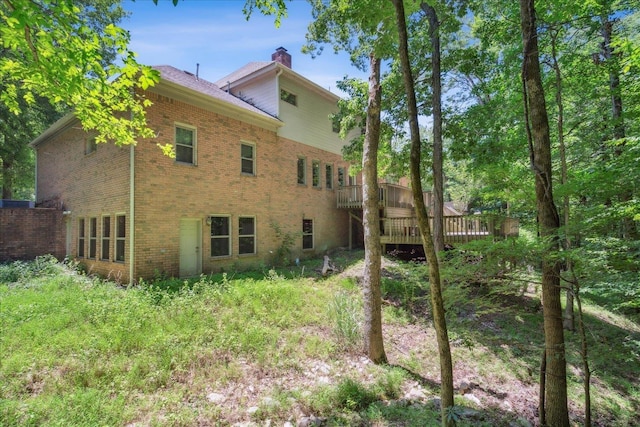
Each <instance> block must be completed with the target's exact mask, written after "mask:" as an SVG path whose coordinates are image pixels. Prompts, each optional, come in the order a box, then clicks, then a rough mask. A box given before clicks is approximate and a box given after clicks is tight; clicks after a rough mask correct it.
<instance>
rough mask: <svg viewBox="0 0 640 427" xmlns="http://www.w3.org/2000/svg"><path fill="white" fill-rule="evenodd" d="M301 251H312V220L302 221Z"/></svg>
mask: <svg viewBox="0 0 640 427" xmlns="http://www.w3.org/2000/svg"><path fill="white" fill-rule="evenodd" d="M302 249H313V220H312V219H303V220H302Z"/></svg>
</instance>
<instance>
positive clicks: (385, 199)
mask: <svg viewBox="0 0 640 427" xmlns="http://www.w3.org/2000/svg"><path fill="white" fill-rule="evenodd" d="M379 192H380V194H379V197H380V207H386V208H407V209H413V194H412V193H411V189H410V188H407V187H402V186H400V185H394V184H380V188H379ZM423 195H424V202H425V204H426V205H427V206H430V204H431V193H430V192H424V193H423ZM338 209H362V186H361V185H349V186H346V187H340V188H338Z"/></svg>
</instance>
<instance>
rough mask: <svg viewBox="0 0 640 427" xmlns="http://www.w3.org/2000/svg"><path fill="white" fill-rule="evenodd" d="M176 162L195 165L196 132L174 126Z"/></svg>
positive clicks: (182, 126)
mask: <svg viewBox="0 0 640 427" xmlns="http://www.w3.org/2000/svg"><path fill="white" fill-rule="evenodd" d="M175 143H176V144H175V153H176V162H180V163H190V164H192V165H195V164H196V130H195V128H189V127H187V126H184V125H176V135H175Z"/></svg>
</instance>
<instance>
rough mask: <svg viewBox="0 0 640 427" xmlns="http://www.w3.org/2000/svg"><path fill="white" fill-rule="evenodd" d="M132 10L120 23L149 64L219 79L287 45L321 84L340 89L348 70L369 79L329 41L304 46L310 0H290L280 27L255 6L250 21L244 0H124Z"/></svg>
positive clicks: (296, 65) (297, 64) (299, 66)
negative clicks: (316, 52) (315, 48)
mask: <svg viewBox="0 0 640 427" xmlns="http://www.w3.org/2000/svg"><path fill="white" fill-rule="evenodd" d="M123 6H124V8H125V9H126V10H128V11H129V12H131V16H130V17H129V18H126V19H124V20H123V21H122V22H121V23H120V25H121V26H122V27H123V28H125V29H127V30H129V32H130V34H131V43H130V48H131V49H132V50H133V51H134V52H136V53H137V54H138V61H139V62H140V63H143V64H146V65H172V66H174V67H176V68H179V69H182V70H187V71H190V72H193V73H195V71H196V64H197V63H199V64H200V77H202V78H204V79H206V80H209V81H216V80H218V79H220V78H222V77H224V76H225V75H227V74H229V73H231V72H232V71H234V70H236V69H238V68H240V67H242V66H243V65H245V64H246V63H248V62H251V61H270V60H271V54H272V53H273V52H274V51H275V49H276V48H277V47H279V46H283V47H284V48H286V49H287V51H288V52H289V53H290V54H291V56H292V68H293V69H294V70H295V71H296V72H298V73H300V74H302V75H303V76H305V77H306V78H308V79H310V80H312V81H313V82H315V83H317V84H319V85H320V86H322V87H324V88H327V89H330V90H331V91H333V92H335V93H339V92H338V91H337V89H336V81H338V80H341V79H342V77H344V76H345V75H347V74H348V75H349V76H357V77H361V78H363V79H366V73H363V72H361V71H359V70H357V69H356V68H355V67H353V66H352V65H351V64H350V61H349V58H348V56H347V55H346V54H344V53H342V54H339V55H336V54H334V53H333V48H332V47H331V46H326V47H325V50H324V52H323V53H322V55H320V56H317V57H316V58H315V59H314V58H312V57H311V55H306V54H303V53H302V52H301V51H300V49H301V47H302V45H303V44H304V42H305V34H306V30H307V26H308V24H309V22H310V21H311V8H310V6H309V5H308V3H307V2H306V1H304V0H293V1H290V2H287V7H288V17H287V18H285V19H283V21H282V23H281V25H280V28H275V25H274V18H273V17H265V16H262V15H261V14H260V13H259V12H254V13H253V15H252V16H251V19H250V20H249V21H247V20H246V18H245V16H244V15H243V13H242V8H243V6H244V0H235V1H223V0H180V2H179V3H178V5H177V6H173V3H172V1H171V0H159V1H158V4H157V5H155V4H154V3H153V1H152V0H136V1H135V2H133V1H131V0H124V1H123Z"/></svg>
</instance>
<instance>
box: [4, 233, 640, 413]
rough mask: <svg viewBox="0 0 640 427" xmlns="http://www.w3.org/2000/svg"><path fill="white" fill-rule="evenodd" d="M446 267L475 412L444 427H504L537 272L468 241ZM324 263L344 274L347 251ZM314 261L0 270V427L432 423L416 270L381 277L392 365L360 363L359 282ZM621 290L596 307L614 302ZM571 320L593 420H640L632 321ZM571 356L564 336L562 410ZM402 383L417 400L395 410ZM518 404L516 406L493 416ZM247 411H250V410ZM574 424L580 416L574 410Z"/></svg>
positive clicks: (572, 348) (600, 314)
mask: <svg viewBox="0 0 640 427" xmlns="http://www.w3.org/2000/svg"><path fill="white" fill-rule="evenodd" d="M509 248H510V249H509ZM503 250H504V251H505V254H506V255H509V254H513V251H514V249H513V247H509V246H508V245H506V244H505V247H504V248H503ZM455 257H456V259H455V260H454V259H450V260H449V261H450V262H451V265H452V266H454V267H453V268H454V269H455V270H456V271H454V272H447V273H446V274H447V276H446V278H447V280H448V283H447V289H446V291H445V292H446V298H447V303H448V307H449V309H448V319H449V325H450V336H451V340H452V351H453V356H454V359H455V360H456V371H455V372H454V378H455V385H456V386H458V385H459V383H460V381H467V382H472V383H474V382H475V385H474V387H473V389H472V392H471V393H472V394H474V395H475V396H476V397H477V398H478V399H479V400H480V401H481V404H478V405H475V404H474V405H473V406H475V407H476V408H477V410H476V412H478V410H481V413H480V415H479V416H476V418H473V419H470V418H469V416H468V414H469V411H470V410H469V409H468V406H469V402H468V401H467V400H465V399H466V398H464V397H463V396H458V397H457V398H456V399H457V400H456V404H457V405H460V406H459V407H457V408H456V409H455V410H454V411H453V412H452V413H451V416H452V417H456V419H459V425H508V424H509V423H512V422H515V421H516V420H517V417H519V416H523V417H525V418H526V414H527V411H528V410H529V409H530V408H529V407H528V406H526V405H527V404H528V403H527V402H529V401H531V402H533V403H531V405H533V406H535V401H536V399H535V392H536V391H535V390H536V381H537V378H536V371H537V369H538V366H537V364H538V356H539V351H540V349H541V348H542V333H541V321H542V320H541V314H540V311H539V306H540V301H539V298H538V296H537V293H536V287H535V281H536V276H535V268H533V269H531V270H530V269H529V268H527V265H524V264H522V263H519V262H518V263H515V264H514V265H513V266H512V265H511V264H510V261H507V262H508V263H507V264H505V261H504V259H505V258H503V256H502V254H501V253H499V252H492V253H491V255H490V256H486V255H484V248H481V247H478V246H476V247H472V248H460V251H459V252H458V253H456V254H455ZM458 257H459V259H458ZM604 259H610V258H609V257H605V256H604V254H603V260H604ZM332 260H333V261H334V262H336V263H337V264H338V265H340V266H341V267H342V269H344V268H345V266H347V265H348V264H349V263H350V262H352V260H353V254H348V255H344V254H340V253H339V254H336V255H335V256H333V257H332ZM449 261H448V262H449ZM603 262H604V261H603ZM607 262H609V261H607ZM320 263H321V261H318V260H310V261H309V263H303V264H302V265H301V266H296V267H295V269H294V268H293V267H290V268H282V269H271V270H268V269H264V270H263V271H259V272H242V273H240V272H227V273H220V274H215V275H204V276H200V277H197V278H193V279H189V280H186V281H185V280H179V279H167V278H165V279H163V280H155V281H149V282H141V283H140V285H139V286H136V287H129V288H126V289H125V288H122V287H120V286H117V285H115V284H113V283H109V282H105V281H102V280H100V279H98V278H92V277H87V276H83V275H81V274H79V273H78V272H77V271H76V269H75V268H74V266H73V265H69V264H66V265H65V264H59V263H55V262H53V260H47V259H42V260H38V261H37V262H36V263H33V265H32V264H30V263H18V264H15V265H13V264H11V265H8V266H6V265H5V266H2V269H0V271H2V276H0V277H1V278H2V282H0V301H1V304H0V321H1V322H2V335H1V336H0V351H1V352H2V355H1V356H2V363H1V365H0V399H1V400H0V424H2V425H7V426H13V425H16V426H17V425H96V424H98V425H100V424H108V425H126V424H145V425H197V424H207V423H209V424H211V423H214V422H219V423H221V424H233V423H235V422H241V421H247V420H253V421H256V422H260V423H266V422H267V420H271V421H272V422H273V421H275V422H276V423H279V422H284V421H286V420H289V419H290V418H291V417H298V416H299V414H300V413H304V414H314V415H317V416H318V417H321V418H322V419H324V420H325V421H326V423H327V424H329V425H377V426H386V425H438V424H439V420H438V416H439V410H438V408H437V405H435V404H432V403H431V399H433V398H434V397H435V395H436V394H437V378H438V374H437V372H438V364H437V350H436V345H435V338H434V337H433V334H432V333H431V332H430V327H429V324H430V320H429V319H430V310H429V299H428V282H427V280H426V278H427V277H428V274H427V270H426V267H425V266H424V265H420V264H415V263H407V264H404V263H398V264H396V265H393V266H389V267H386V268H385V271H384V272H383V295H384V303H383V309H384V330H385V337H386V338H387V340H386V342H385V346H386V349H387V353H388V355H389V357H390V359H391V360H392V361H393V363H394V365H396V366H401V367H402V368H399V367H392V366H384V367H377V366H375V367H374V366H372V365H371V364H367V363H366V360H365V361H363V360H362V357H361V356H359V355H358V352H357V349H358V345H359V342H360V340H361V335H360V324H361V319H362V318H361V315H362V313H361V311H362V308H361V291H360V288H359V286H358V281H357V280H354V279H350V278H349V279H347V278H344V277H342V276H338V275H336V276H334V277H330V278H316V277H313V275H314V274H315V273H314V270H315V269H316V267H317V266H318V265H319V264H320ZM456 263H457V264H456ZM456 266H457V267H456ZM496 271H497V272H498V273H500V274H498V273H496ZM584 271H587V270H584ZM302 272H306V273H308V274H302ZM465 273H466V274H465ZM593 277H594V280H592V281H591V282H590V284H591V285H593V283H595V275H593ZM523 283H526V284H527V286H523ZM629 283H631V282H629ZM621 295H622V293H616V294H614V295H612V294H606V295H599V297H600V298H603V301H604V302H603V304H604V305H607V306H609V307H612V308H614V307H618V306H619V305H620V304H621V302H623V301H621V300H620V299H619V298H621ZM593 300H595V297H594V298H593ZM585 313H586V320H585V321H586V324H587V328H588V336H589V339H590V345H591V349H590V350H591V351H590V354H591V357H592V364H591V366H592V368H593V369H594V376H593V378H594V389H595V392H594V407H595V412H596V413H595V414H594V415H595V416H594V418H595V419H596V420H598V422H601V423H604V424H607V425H612V426H623V425H633V424H634V423H636V422H640V419H638V416H637V413H638V408H639V407H640V394H639V393H638V392H637V390H639V389H640V383H638V378H640V326H638V324H637V323H635V322H633V321H632V320H630V318H629V317H625V316H626V314H625V312H624V311H623V310H620V309H615V310H614V311H607V310H603V309H602V308H601V307H599V306H596V305H594V304H587V305H586V310H585ZM577 344H578V343H577V338H575V337H573V335H571V334H568V335H567V348H568V352H567V354H568V357H567V360H568V363H569V372H570V376H569V387H570V396H571V400H572V402H573V403H572V405H574V407H575V408H579V406H580V401H581V385H580V379H581V372H580V364H579V355H578V354H577V351H576V349H577V348H578V345H577ZM412 389H419V390H422V391H421V393H424V394H423V395H422V396H423V397H421V398H418V399H413V400H411V399H412V398H408V397H407V393H409V395H410V392H411V390H412ZM212 393H214V394H221V395H222V396H223V399H224V400H223V402H222V403H216V401H214V400H213V398H210V397H209V396H210V395H211V394H212ZM518 399H519V400H520V401H522V402H524V403H521V405H523V406H522V407H515V408H512V410H509V411H506V410H504V409H503V406H501V405H506V404H505V403H504V402H505V401H507V402H514V403H513V404H514V405H515V404H516V402H517V401H518ZM253 405H255V407H257V408H258V410H257V411H256V412H254V413H253V415H248V414H247V412H246V411H247V409H248V408H249V407H251V406H253ZM461 408H462V409H461ZM534 412H535V411H534ZM532 413H533V412H532ZM296 414H298V415H296ZM514 414H515V415H514ZM476 415H477V414H476ZM573 416H574V417H575V418H576V419H577V420H580V412H579V409H576V410H575V412H574V414H573ZM529 420H530V421H532V422H533V421H534V420H533V418H529Z"/></svg>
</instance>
